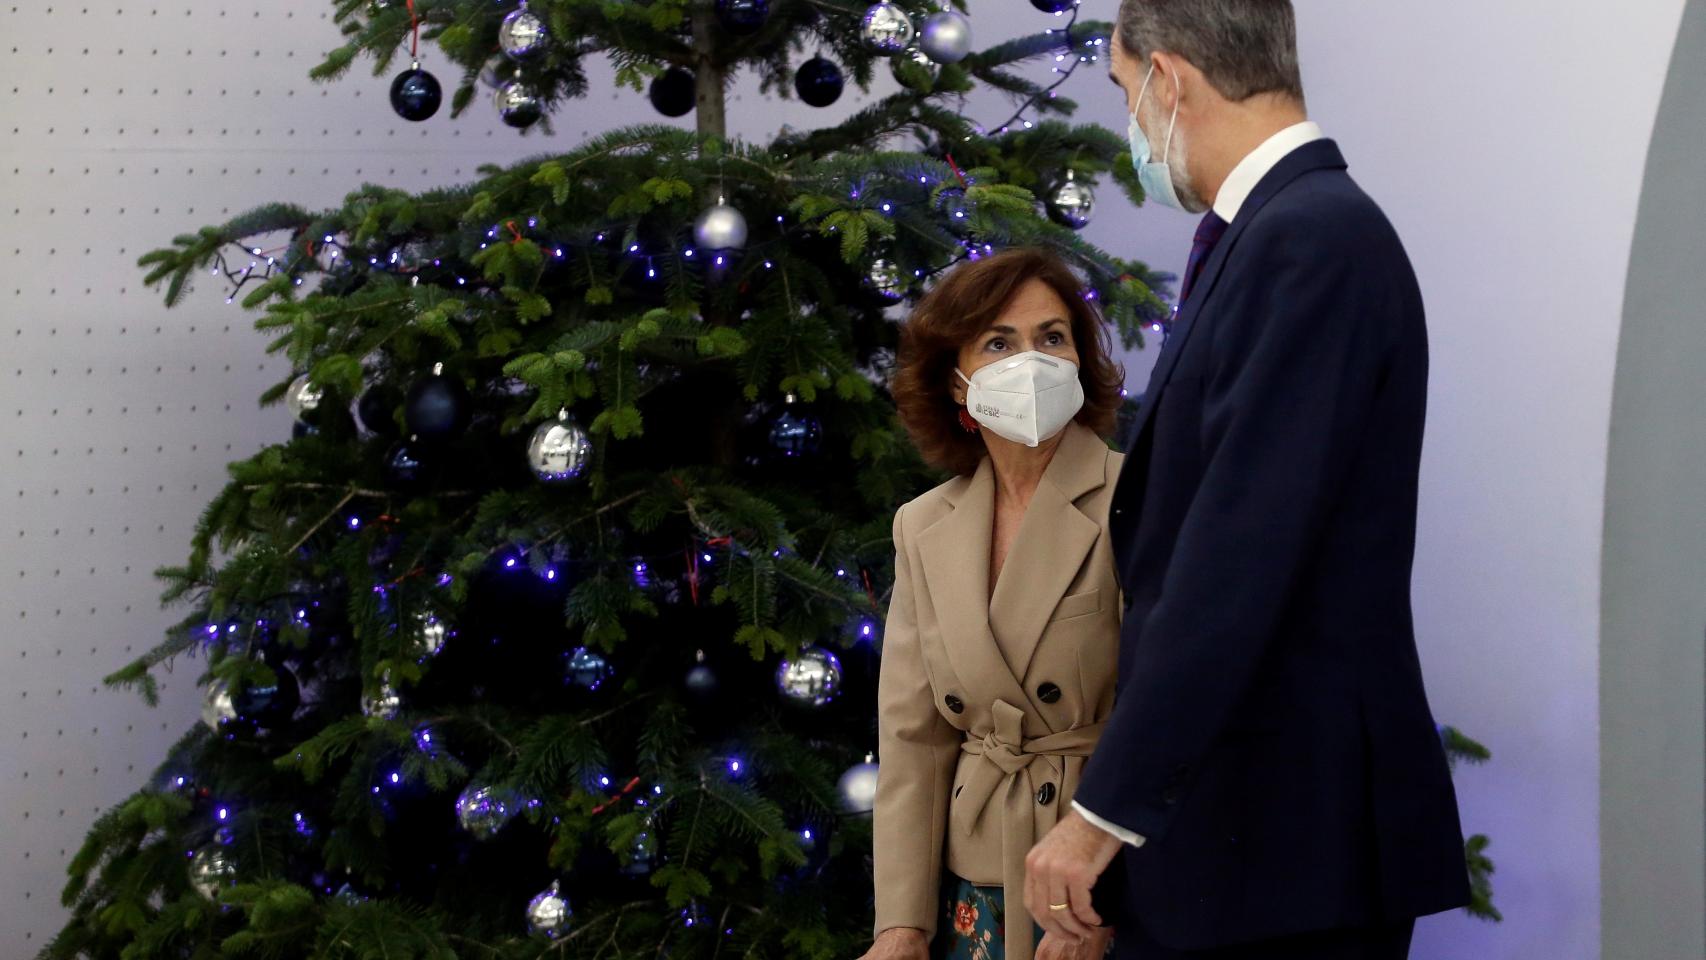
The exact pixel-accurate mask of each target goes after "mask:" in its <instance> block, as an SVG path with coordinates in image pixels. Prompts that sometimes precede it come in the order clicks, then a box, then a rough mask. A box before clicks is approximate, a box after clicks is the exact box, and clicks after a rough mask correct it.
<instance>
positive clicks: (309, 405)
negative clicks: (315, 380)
mask: <svg viewBox="0 0 1706 960" xmlns="http://www.w3.org/2000/svg"><path fill="white" fill-rule="evenodd" d="M325 398H326V393H325V391H323V390H321V389H320V388H319V387H316V386H314V384H312V383H310V382H309V381H308V375H307V374H306V373H305V374H303V375H302V376H300V377H297V378H296V379H295V380H292V381H290V389H288V390H286V391H285V392H284V405H285V406H286V407H287V408H289V410H290V415H291V416H293V417H295V418H296V419H298V420H302V421H303V422H307V417H308V415H309V414H311V413H313V412H314V411H315V410H318V409H319V408H320V401H321V400H324V399H325Z"/></svg>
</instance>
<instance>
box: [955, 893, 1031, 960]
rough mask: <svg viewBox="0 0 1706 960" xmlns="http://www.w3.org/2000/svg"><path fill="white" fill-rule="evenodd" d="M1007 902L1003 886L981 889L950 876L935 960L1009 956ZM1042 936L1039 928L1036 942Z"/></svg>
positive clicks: (994, 959) (987, 959)
mask: <svg viewBox="0 0 1706 960" xmlns="http://www.w3.org/2000/svg"><path fill="white" fill-rule="evenodd" d="M1005 900H1006V898H1005V897H1004V896H1003V892H1002V889H1001V888H1000V887H981V886H978V885H977V884H975V883H972V882H971V881H969V880H962V879H960V878H959V877H956V876H954V875H952V874H949V875H948V880H947V883H946V884H944V889H943V891H942V919H941V921H940V922H939V923H938V924H937V925H936V931H937V932H936V942H935V943H934V944H933V945H932V946H931V949H930V957H931V960H1003V958H1004V957H1005V956H1006V954H1007V949H1006V943H1007V940H1006V937H1007V907H1006V903H1005ZM1042 937H1043V931H1042V928H1041V927H1038V928H1037V931H1036V939H1035V940H1034V941H1033V942H1039V941H1041V940H1042Z"/></svg>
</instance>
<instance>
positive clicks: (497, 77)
mask: <svg viewBox="0 0 1706 960" xmlns="http://www.w3.org/2000/svg"><path fill="white" fill-rule="evenodd" d="M515 73H516V69H515V66H514V65H513V64H512V63H511V62H510V59H509V58H508V57H506V56H504V55H503V54H501V53H500V54H494V55H493V56H492V58H491V59H490V60H487V61H486V65H485V66H483V67H481V68H480V82H481V83H483V84H485V85H486V86H488V87H491V88H492V89H493V90H496V89H497V88H499V87H501V86H503V85H504V84H505V83H507V82H509V80H510V79H511V78H513V77H514V76H515Z"/></svg>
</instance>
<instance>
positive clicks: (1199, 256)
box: [1179, 210, 1229, 304]
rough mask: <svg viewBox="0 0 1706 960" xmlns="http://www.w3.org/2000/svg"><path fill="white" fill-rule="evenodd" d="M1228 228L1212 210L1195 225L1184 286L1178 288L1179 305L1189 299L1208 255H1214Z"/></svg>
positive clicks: (1186, 265) (1206, 263) (1186, 264)
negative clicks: (1195, 233)
mask: <svg viewBox="0 0 1706 960" xmlns="http://www.w3.org/2000/svg"><path fill="white" fill-rule="evenodd" d="M1228 226H1229V224H1227V222H1226V221H1225V220H1222V219H1220V215H1219V214H1217V213H1215V212H1213V211H1212V210H1211V211H1209V214H1208V216H1206V217H1203V218H1202V223H1200V224H1198V225H1197V236H1196V240H1194V241H1193V242H1192V243H1191V259H1190V260H1188V261H1187V262H1186V263H1185V279H1184V284H1183V285H1182V286H1181V287H1180V288H1179V302H1180V303H1181V304H1182V303H1184V302H1185V301H1186V300H1189V299H1190V296H1191V290H1192V289H1193V288H1195V287H1196V285H1197V280H1199V279H1201V277H1202V271H1203V267H1205V266H1207V265H1208V258H1209V255H1210V254H1212V253H1214V247H1215V244H1218V243H1219V242H1220V238H1221V237H1224V236H1226V228H1227V227H1228Z"/></svg>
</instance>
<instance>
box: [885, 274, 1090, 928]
mask: <svg viewBox="0 0 1706 960" xmlns="http://www.w3.org/2000/svg"><path fill="white" fill-rule="evenodd" d="M1108 353H1109V348H1108V337H1107V333H1106V328H1105V326H1104V325H1103V323H1102V321H1101V318H1100V317H1099V316H1098V315H1097V314H1096V311H1095V310H1094V309H1093V308H1092V307H1091V306H1090V305H1089V303H1088V301H1087V300H1086V299H1085V297H1084V295H1083V290H1082V287H1081V286H1080V284H1079V281H1078V279H1077V278H1076V276H1074V274H1073V273H1072V271H1071V270H1070V269H1068V268H1067V267H1066V265H1065V264H1064V263H1062V262H1061V261H1060V260H1059V259H1057V258H1056V257H1055V256H1054V255H1053V254H1051V253H1048V252H1046V251H1041V250H1034V249H1015V250H1009V251H1005V252H1002V253H1000V254H997V255H995V256H993V257H988V258H985V259H982V260H979V261H975V262H971V263H967V264H965V265H962V266H960V267H958V268H957V269H955V270H954V271H953V272H952V273H951V274H950V275H948V276H947V277H946V278H944V279H943V280H942V282H941V283H940V284H938V285H937V287H936V288H935V289H934V290H933V291H931V293H930V294H929V296H927V297H926V298H925V299H924V301H923V302H922V303H920V305H919V307H918V309H917V310H916V311H915V312H914V314H913V316H912V317H911V319H910V321H909V322H908V324H907V328H906V330H905V335H904V338H903V341H902V348H901V354H900V357H899V369H898V370H897V372H896V375H895V378H894V394H895V402H896V405H897V407H898V408H899V410H900V415H901V417H902V419H903V421H904V422H905V423H906V426H907V429H908V431H909V432H910V433H911V434H912V436H913V439H914V441H915V442H916V443H917V444H918V445H919V447H920V449H921V450H922V451H923V453H924V455H925V457H926V458H927V459H929V460H930V461H931V462H933V463H935V464H937V465H939V466H942V467H944V468H946V469H949V470H951V471H953V472H954V473H955V474H957V476H956V477H955V478H954V479H952V480H950V481H948V482H947V483H945V484H943V485H941V486H939V487H937V488H936V489H934V490H931V491H930V492H928V493H926V494H924V495H923V496H921V497H919V498H918V499H916V500H913V501H912V502H911V503H908V504H906V505H905V506H904V507H902V508H901V509H900V511H899V512H897V513H896V514H895V522H894V542H895V554H896V556H895V565H896V570H895V586H894V595H893V599H892V601H891V603H890V607H889V615H888V624H887V627H886V629H885V632H884V637H885V639H884V648H883V659H882V676H881V682H880V689H879V694H878V726H879V733H878V743H879V747H880V754H881V755H880V761H881V773H880V776H879V784H878V787H877V801H876V811H875V818H876V819H875V874H876V907H877V923H876V929H877V939H876V942H875V944H874V945H873V946H872V948H871V950H870V952H869V953H867V954H866V960H931V958H935V960H1032V957H1033V955H1034V956H1035V957H1036V958H1037V960H1078V958H1091V957H1100V956H1101V955H1102V952H1103V950H1104V949H1105V947H1106V937H1107V934H1106V933H1105V932H1104V933H1103V934H1102V936H1100V937H1098V938H1096V939H1094V940H1092V941H1090V942H1086V943H1082V944H1068V943H1064V942H1050V941H1049V940H1047V939H1045V940H1043V941H1042V942H1041V943H1038V942H1036V940H1035V931H1034V929H1033V925H1032V921H1031V918H1030V916H1029V915H1028V914H1027V913H1026V912H1025V906H1024V896H1023V891H1024V860H1025V854H1026V853H1027V852H1028V851H1029V849H1030V847H1031V845H1032V843H1034V842H1035V840H1036V839H1037V838H1040V837H1042V836H1043V835H1044V834H1046V833H1047V832H1048V830H1049V828H1050V827H1052V826H1053V825H1054V824H1055V822H1056V820H1057V819H1058V818H1059V817H1060V815H1061V812H1062V810H1064V809H1067V804H1069V803H1070V802H1071V800H1072V794H1073V791H1074V789H1075V788H1076V786H1077V783H1078V777H1079V773H1080V771H1081V769H1082V767H1083V764H1084V761H1085V758H1087V757H1088V756H1089V755H1090V753H1091V751H1092V749H1093V748H1094V747H1095V745H1096V738H1097V736H1098V735H1099V733H1100V731H1101V724H1102V721H1103V719H1104V718H1105V717H1106V716H1107V714H1108V712H1109V711H1110V710H1111V709H1112V706H1113V700H1114V677H1115V673H1116V668H1117V665H1118V664H1117V659H1118V641H1119V617H1120V609H1121V607H1120V602H1119V587H1118V584H1117V583H1116V581H1115V575H1114V564H1113V558H1112V555H1111V554H1110V551H1109V544H1108V534H1107V515H1108V498H1109V496H1110V495H1111V494H1112V492H1113V489H1114V481H1115V480H1116V479H1117V477H1118V474H1119V469H1120V461H1121V456H1120V455H1119V454H1117V453H1114V452H1112V451H1111V450H1109V449H1108V446H1107V444H1106V442H1105V441H1104V440H1103V437H1105V436H1106V435H1107V434H1108V433H1109V432H1110V431H1111V429H1112V427H1113V423H1114V415H1115V411H1116V410H1117V408H1118V406H1119V404H1120V402H1121V389H1120V386H1121V382H1122V379H1123V372H1122V371H1121V370H1120V368H1119V367H1118V366H1117V365H1116V364H1115V363H1114V362H1113V361H1112V360H1111V359H1110V358H1109V355H1108ZM1003 927H1004V932H1003Z"/></svg>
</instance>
